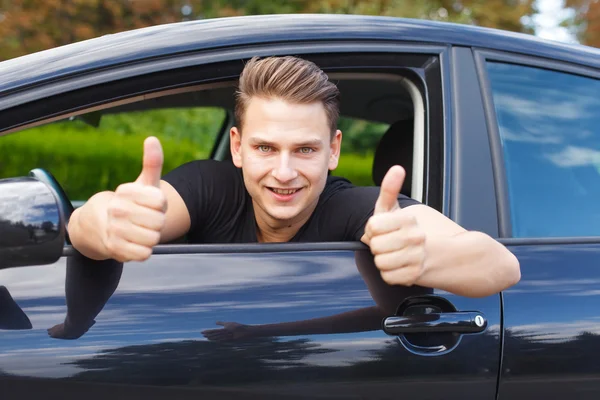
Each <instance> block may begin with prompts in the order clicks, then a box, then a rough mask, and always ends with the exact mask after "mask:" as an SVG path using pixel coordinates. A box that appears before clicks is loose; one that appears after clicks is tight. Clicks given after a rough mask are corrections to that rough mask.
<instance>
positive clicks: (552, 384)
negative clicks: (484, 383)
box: [499, 238, 600, 400]
mask: <svg viewBox="0 0 600 400" xmlns="http://www.w3.org/2000/svg"><path fill="white" fill-rule="evenodd" d="M512 243H513V241H508V242H507V244H508V245H509V248H510V249H511V250H512V251H513V252H514V253H515V254H516V255H517V256H518V257H519V261H520V263H521V273H522V278H521V281H520V282H519V283H518V284H517V285H516V286H514V287H512V288H510V289H508V290H506V291H505V292H504V293H503V296H504V331H505V338H504V356H503V358H504V359H503V365H502V375H501V379H500V387H499V398H500V399H516V400H519V399H531V398H553V399H562V398H575V399H598V398H599V397H600V378H599V377H600V363H598V354H599V353H600V313H599V312H598V310H600V239H598V238H596V243H588V244H577V243H570V244H569V243H562V244H560V243H556V244H552V243H551V242H549V243H545V242H544V241H529V243H528V244H527V243H526V242H525V243H523V244H520V245H514V244H512Z"/></svg>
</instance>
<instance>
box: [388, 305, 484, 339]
mask: <svg viewBox="0 0 600 400" xmlns="http://www.w3.org/2000/svg"><path fill="white" fill-rule="evenodd" d="M486 327H487V320H486V319H485V317H484V316H483V314H481V313H480V312H477V311H458V312H444V313H430V314H418V315H407V316H397V317H387V318H386V319H385V320H384V321H383V331H384V332H385V333H387V334H388V335H402V334H405V333H432V332H433V333H439V332H452V333H478V332H483V331H484V330H485V328H486Z"/></svg>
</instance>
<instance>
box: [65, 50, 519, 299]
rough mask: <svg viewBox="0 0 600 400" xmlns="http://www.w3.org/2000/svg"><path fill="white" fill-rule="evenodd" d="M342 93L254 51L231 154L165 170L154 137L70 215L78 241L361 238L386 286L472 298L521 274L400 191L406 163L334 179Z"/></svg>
mask: <svg viewBox="0 0 600 400" xmlns="http://www.w3.org/2000/svg"><path fill="white" fill-rule="evenodd" d="M338 99H339V93H338V89H337V88H336V86H335V85H334V84H333V83H331V82H329V80H328V79H327V76H326V75H325V73H324V72H323V71H321V70H320V69H319V68H318V67H317V66H316V65H314V64H313V63H311V62H308V61H305V60H302V59H299V58H295V57H272V58H265V59H262V60H258V59H252V60H251V61H249V62H248V63H247V64H246V66H245V68H244V71H243V72H242V74H241V76H240V83H239V91H238V93H237V97H236V119H237V122H238V125H237V127H233V128H232V129H231V131H230V139H231V155H232V160H233V164H231V163H228V162H218V161H211V160H204V161H195V162H191V163H188V164H185V165H183V166H181V167H179V168H177V169H175V170H174V171H172V172H170V173H169V174H167V175H166V176H165V177H164V178H163V180H161V169H162V162H163V155H162V150H161V146H160V143H159V141H158V140H157V139H156V138H152V137H151V138H148V139H147V140H146V141H145V143H144V162H143V168H142V172H141V174H140V175H139V177H138V179H137V180H136V181H135V182H132V183H126V184H123V185H121V186H119V187H118V188H117V190H116V191H115V192H102V193H99V194H97V195H95V196H93V197H92V198H91V199H90V200H89V201H88V202H87V203H86V204H85V205H84V206H83V207H81V208H80V209H78V210H76V211H75V212H74V213H73V215H72V217H71V220H70V223H69V228H68V229H69V235H70V238H71V241H72V243H73V246H74V247H75V248H76V249H78V250H79V251H80V252H81V253H82V254H84V255H85V256H87V257H89V258H92V259H96V260H102V259H115V260H118V261H122V262H125V261H130V260H137V261H142V260H146V259H147V258H148V257H150V255H151V253H152V248H153V246H155V245H157V244H158V243H161V242H169V241H172V240H174V239H176V238H179V237H181V236H183V235H187V237H188V239H189V240H190V241H192V242H197V243H216V242H220V243H232V242H238V243H239V242H289V241H304V242H307V241H310V242H316V241H342V240H346V241H352V240H362V242H363V243H365V244H367V245H368V246H369V248H370V250H371V252H372V253H373V255H374V262H375V265H376V266H377V268H378V270H379V271H380V274H381V277H382V278H383V280H385V281H386V282H387V283H388V284H390V285H406V286H410V285H419V286H424V287H430V288H438V289H443V290H446V291H449V292H452V293H455V294H458V295H463V296H472V297H476V296H487V295H491V294H493V293H497V292H499V291H501V290H503V289H505V288H507V287H509V286H511V285H513V284H515V283H516V282H517V281H518V280H519V279H520V270H519V263H518V261H517V259H516V258H515V256H514V255H513V254H512V253H510V252H509V251H508V250H507V249H506V248H505V247H504V246H502V245H501V244H500V243H498V242H497V241H495V240H493V239H492V238H491V237H489V236H487V235H485V234H483V233H479V232H467V231H465V230H464V229H463V228H461V227H460V226H458V225H457V224H455V223H454V222H452V221H451V220H449V219H448V218H446V217H445V216H443V215H442V214H440V213H439V212H437V211H435V210H434V209H432V208H429V207H427V206H425V205H422V204H419V203H418V202H416V201H414V200H412V199H410V198H408V197H406V196H403V195H400V194H399V193H400V189H401V187H402V184H403V181H404V176H405V172H404V170H403V169H402V167H400V166H394V167H392V168H391V169H390V170H389V171H388V173H387V175H386V176H385V178H384V180H383V182H382V184H381V188H374V187H373V188H365V187H354V186H353V185H351V184H350V183H349V182H348V181H346V180H344V179H341V178H334V177H328V170H334V169H335V168H336V167H337V164H338V159H339V156H340V147H341V141H342V132H340V131H339V130H337V129H336V125H337V119H338V113H339V111H338V110H339V100H338Z"/></svg>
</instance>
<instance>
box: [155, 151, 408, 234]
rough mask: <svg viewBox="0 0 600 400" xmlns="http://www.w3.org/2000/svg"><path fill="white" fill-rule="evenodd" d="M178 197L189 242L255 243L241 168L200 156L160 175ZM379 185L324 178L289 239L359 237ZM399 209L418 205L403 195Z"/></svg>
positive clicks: (253, 223) (254, 226)
mask: <svg viewBox="0 0 600 400" xmlns="http://www.w3.org/2000/svg"><path fill="white" fill-rule="evenodd" d="M163 180H165V181H166V182H168V183H169V184H171V186H173V187H174V188H175V190H177V192H178V193H179V195H180V196H181V197H182V198H183V201H184V202H185V204H186V206H187V209H188V211H189V213H190V218H191V227H190V231H189V232H188V234H187V239H188V241H189V242H190V243H255V242H257V241H258V239H257V237H256V229H257V228H256V220H255V218H254V209H253V205H252V198H251V197H250V194H249V193H248V192H247V191H246V187H245V185H244V178H243V176H242V171H241V169H239V168H237V167H236V166H235V165H233V164H232V163H230V162H224V161H215V160H199V161H192V162H190V163H187V164H184V165H182V166H180V167H178V168H176V169H174V170H173V171H171V172H169V173H168V174H166V175H165V176H164V177H163ZM378 196H379V188H378V187H362V186H354V185H352V184H351V183H350V182H349V181H348V180H346V179H344V178H340V177H336V176H329V177H328V178H327V183H326V185H325V189H324V190H323V192H322V193H321V196H320V197H319V201H318V203H317V207H316V208H315V210H314V212H313V214H312V215H311V217H310V218H309V220H308V221H307V222H306V223H305V224H304V225H303V226H302V227H301V228H300V230H299V231H298V232H297V233H296V235H295V236H294V237H293V238H292V239H291V241H292V242H339V241H358V240H360V238H361V237H362V235H363V233H364V226H365V224H366V222H367V220H368V219H369V217H370V216H371V215H372V214H373V209H374V208H375V201H376V200H377V197H378ZM398 201H399V204H400V207H402V208H404V207H407V206H410V205H412V204H419V203H418V202H417V201H416V200H413V199H411V198H409V197H407V196H404V195H402V194H399V195H398Z"/></svg>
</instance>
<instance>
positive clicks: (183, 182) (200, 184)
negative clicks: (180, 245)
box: [162, 160, 244, 243]
mask: <svg viewBox="0 0 600 400" xmlns="http://www.w3.org/2000/svg"><path fill="white" fill-rule="evenodd" d="M162 179H163V180H164V181H165V182H168V183H169V184H170V185H171V186H173V188H174V189H175V190H176V191H177V193H179V195H180V196H181V198H182V199H183V201H184V203H185V205H186V207H187V209H188V212H189V214H190V219H191V226H190V231H189V232H188V239H189V240H190V242H193V243H202V242H205V241H206V240H207V235H206V232H209V231H210V232H211V235H210V236H211V237H210V241H212V240H214V239H215V237H216V236H217V235H218V234H219V233H220V232H219V227H221V228H222V227H225V226H230V225H231V223H230V221H229V220H230V219H231V217H232V216H233V215H234V214H235V212H236V211H237V210H239V208H240V203H241V202H243V199H244V191H243V179H242V177H241V173H240V172H239V171H238V169H237V168H236V167H235V166H234V165H233V164H231V163H228V162H224V161H216V160H197V161H192V162H189V163H187V164H183V165H181V166H179V167H177V168H175V169H174V170H172V171H171V172H169V173H167V174H166V175H165V176H163V178H162ZM240 187H241V188H242V189H240ZM213 228H214V230H212V229H213Z"/></svg>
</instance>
